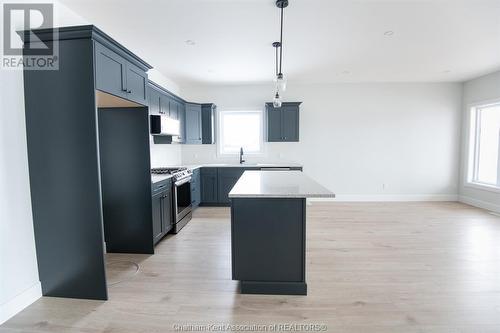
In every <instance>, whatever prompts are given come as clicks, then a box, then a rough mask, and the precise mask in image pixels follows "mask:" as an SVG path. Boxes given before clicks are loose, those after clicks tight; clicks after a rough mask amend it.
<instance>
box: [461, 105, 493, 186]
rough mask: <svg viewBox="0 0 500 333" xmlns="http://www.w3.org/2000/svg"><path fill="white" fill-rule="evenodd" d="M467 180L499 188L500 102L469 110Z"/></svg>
mask: <svg viewBox="0 0 500 333" xmlns="http://www.w3.org/2000/svg"><path fill="white" fill-rule="evenodd" d="M470 133H471V135H470V139H471V140H470V152H471V154H470V162H469V182H471V183H474V184H477V185H484V186H489V187H494V188H497V189H500V102H499V103H496V104H489V105H484V106H478V107H474V108H472V110H471V128H470Z"/></svg>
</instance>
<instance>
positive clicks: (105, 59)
mask: <svg viewBox="0 0 500 333" xmlns="http://www.w3.org/2000/svg"><path fill="white" fill-rule="evenodd" d="M94 45H95V46H94V47H95V61H96V77H95V83H96V88H97V89H98V90H101V91H104V92H107V93H110V94H112V95H115V96H118V97H123V98H126V97H127V84H126V79H125V77H126V73H127V60H125V59H124V58H122V57H120V56H119V55H118V54H116V53H115V52H113V51H111V50H110V49H108V48H107V47H105V46H103V45H101V44H99V43H97V42H95V43H94Z"/></svg>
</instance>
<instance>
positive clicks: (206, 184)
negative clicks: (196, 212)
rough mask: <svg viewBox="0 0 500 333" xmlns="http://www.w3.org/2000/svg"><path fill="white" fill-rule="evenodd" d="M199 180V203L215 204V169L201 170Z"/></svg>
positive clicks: (216, 201)
mask: <svg viewBox="0 0 500 333" xmlns="http://www.w3.org/2000/svg"><path fill="white" fill-rule="evenodd" d="M200 180H201V203H202V204H206V205H211V204H217V203H218V199H217V197H218V195H217V168H202V169H201V172H200Z"/></svg>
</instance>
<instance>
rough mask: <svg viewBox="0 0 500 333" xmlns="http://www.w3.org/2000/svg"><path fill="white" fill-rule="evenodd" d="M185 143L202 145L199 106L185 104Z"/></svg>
mask: <svg viewBox="0 0 500 333" xmlns="http://www.w3.org/2000/svg"><path fill="white" fill-rule="evenodd" d="M186 143H187V144H201V143H202V127H201V105H200V104H194V103H186Z"/></svg>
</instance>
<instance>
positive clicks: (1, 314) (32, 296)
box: [0, 282, 42, 325]
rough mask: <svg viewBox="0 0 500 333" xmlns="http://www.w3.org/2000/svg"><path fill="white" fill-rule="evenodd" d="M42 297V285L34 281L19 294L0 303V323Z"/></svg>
mask: <svg viewBox="0 0 500 333" xmlns="http://www.w3.org/2000/svg"><path fill="white" fill-rule="evenodd" d="M40 297H42V285H41V284H40V282H37V283H35V284H34V285H33V286H31V287H29V288H28V289H26V290H25V291H23V292H22V293H20V294H19V295H17V296H15V297H14V298H12V299H11V300H9V301H7V302H5V303H3V304H1V305H0V325H1V324H3V323H4V322H6V321H7V320H9V319H10V318H11V317H13V316H14V315H16V314H17V313H19V312H21V311H22V310H23V309H24V308H25V307H27V306H28V305H30V304H31V303H33V302H34V301H36V300H37V299H39V298H40Z"/></svg>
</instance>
